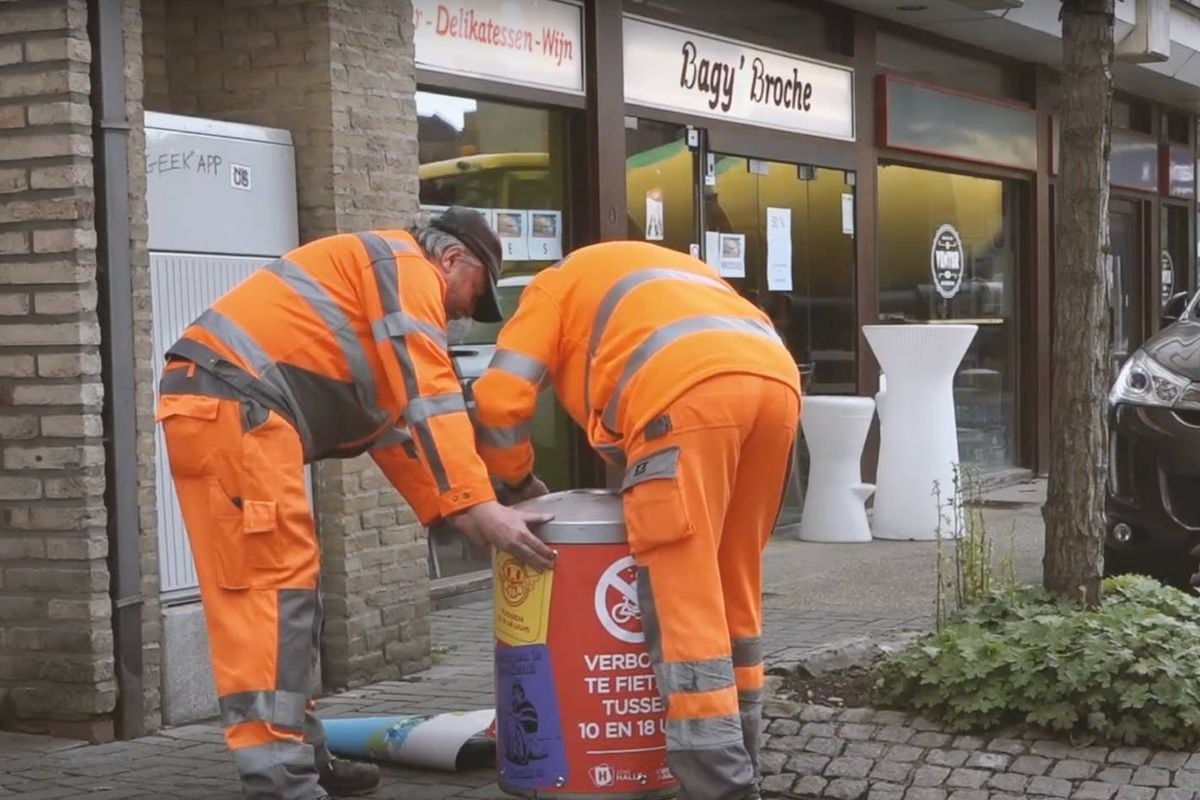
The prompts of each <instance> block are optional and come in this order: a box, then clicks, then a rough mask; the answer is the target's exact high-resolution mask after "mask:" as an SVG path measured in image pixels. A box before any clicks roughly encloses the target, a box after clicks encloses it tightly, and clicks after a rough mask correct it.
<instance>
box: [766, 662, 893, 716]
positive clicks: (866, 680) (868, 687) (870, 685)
mask: <svg viewBox="0 0 1200 800" xmlns="http://www.w3.org/2000/svg"><path fill="white" fill-rule="evenodd" d="M877 678H878V675H877V673H876V671H875V670H873V669H864V668H863V667H849V668H847V669H842V670H837V671H834V672H830V673H827V674H824V675H821V676H814V675H810V674H809V673H808V672H806V671H804V669H803V668H801V669H799V670H797V671H795V672H792V673H789V674H788V675H786V676H785V677H784V679H783V689H784V691H785V692H786V693H789V694H791V695H792V698H793V699H795V701H796V702H798V703H809V704H813V705H820V706H830V707H833V708H874V707H876V699H875V681H876V680H877Z"/></svg>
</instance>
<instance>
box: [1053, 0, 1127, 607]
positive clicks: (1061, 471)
mask: <svg viewBox="0 0 1200 800" xmlns="http://www.w3.org/2000/svg"><path fill="white" fill-rule="evenodd" d="M1062 11H1063V81H1062V108H1061V110H1062V117H1061V130H1060V134H1059V141H1060V143H1061V152H1060V156H1059V175H1058V185H1057V189H1056V193H1057V196H1056V202H1055V205H1054V207H1055V209H1056V216H1057V220H1056V227H1057V230H1056V232H1055V235H1056V237H1057V240H1056V241H1057V246H1056V248H1055V252H1056V265H1055V270H1056V271H1055V279H1054V331H1055V332H1054V348H1053V354H1054V365H1055V366H1054V385H1053V392H1052V395H1053V397H1052V408H1051V413H1050V431H1051V442H1050V486H1049V497H1048V499H1047V502H1046V506H1045V508H1044V509H1043V510H1042V514H1043V517H1044V518H1045V521H1046V554H1045V560H1044V567H1045V577H1044V583H1045V587H1046V588H1047V589H1049V590H1050V591H1052V592H1055V593H1058V594H1062V595H1066V596H1067V597H1070V598H1073V599H1075V600H1077V601H1080V602H1082V603H1085V604H1087V605H1096V604H1097V603H1099V601H1100V579H1101V576H1102V566H1103V541H1104V535H1105V518H1104V492H1105V479H1106V478H1105V475H1106V464H1107V456H1108V453H1107V448H1108V431H1107V428H1106V425H1105V404H1106V399H1107V394H1108V386H1109V381H1110V374H1109V373H1110V368H1109V348H1110V342H1111V332H1110V327H1109V326H1110V324H1111V323H1110V319H1111V316H1112V314H1111V310H1110V307H1109V287H1110V284H1111V282H1112V274H1111V271H1110V267H1109V265H1108V197H1109V151H1110V137H1111V119H1112V94H1113V75H1112V65H1113V0H1063V4H1062Z"/></svg>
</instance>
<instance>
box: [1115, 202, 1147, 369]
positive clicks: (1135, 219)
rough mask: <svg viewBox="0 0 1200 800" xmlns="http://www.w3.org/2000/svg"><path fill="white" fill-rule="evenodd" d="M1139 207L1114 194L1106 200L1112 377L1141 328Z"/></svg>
mask: <svg viewBox="0 0 1200 800" xmlns="http://www.w3.org/2000/svg"><path fill="white" fill-rule="evenodd" d="M1141 216H1142V215H1141V209H1140V208H1139V207H1138V204H1137V203H1136V202H1134V201H1131V200H1118V199H1116V198H1114V199H1113V200H1111V201H1110V203H1109V211H1108V229H1109V267H1110V269H1111V270H1112V282H1111V284H1110V290H1109V306H1110V307H1111V309H1112V323H1111V330H1112V344H1111V356H1110V363H1111V365H1112V369H1111V372H1112V375H1111V376H1110V377H1111V378H1112V379H1113V380H1116V377H1117V373H1118V372H1119V371H1120V369H1121V365H1122V364H1124V363H1125V359H1126V358H1128V357H1129V354H1130V353H1132V352H1133V350H1134V348H1136V347H1137V346H1138V344H1140V338H1141V337H1140V335H1139V333H1138V332H1139V331H1140V330H1141V329H1142V326H1141V322H1140V315H1139V313H1138V309H1139V307H1140V304H1139V303H1138V300H1137V297H1136V296H1135V294H1136V293H1137V292H1136V287H1137V285H1138V276H1140V275H1141V274H1142V220H1141Z"/></svg>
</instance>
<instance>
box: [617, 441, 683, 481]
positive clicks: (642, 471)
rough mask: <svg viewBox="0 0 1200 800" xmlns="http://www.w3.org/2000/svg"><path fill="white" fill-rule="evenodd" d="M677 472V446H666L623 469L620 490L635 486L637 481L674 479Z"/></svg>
mask: <svg viewBox="0 0 1200 800" xmlns="http://www.w3.org/2000/svg"><path fill="white" fill-rule="evenodd" d="M678 472H679V448H678V447H668V448H666V449H664V450H659V451H658V452H656V453H651V454H650V455H648V456H646V457H645V458H642V459H639V460H638V461H636V462H634V463H633V465H632V466H630V467H629V469H628V470H626V471H625V479H624V480H623V481H621V491H622V492H623V491H625V490H626V489H629V488H630V487H633V486H637V485H638V484H639V483H645V482H646V481H653V480H658V479H670V480H674V479H675V477H676V475H677V474H678Z"/></svg>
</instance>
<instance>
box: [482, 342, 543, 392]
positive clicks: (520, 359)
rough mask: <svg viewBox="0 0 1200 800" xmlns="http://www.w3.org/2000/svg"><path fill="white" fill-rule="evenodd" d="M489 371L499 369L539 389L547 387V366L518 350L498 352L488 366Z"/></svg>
mask: <svg viewBox="0 0 1200 800" xmlns="http://www.w3.org/2000/svg"><path fill="white" fill-rule="evenodd" d="M488 369H498V370H500V371H501V372H507V373H508V374H509V375H515V376H516V377H518V378H524V379H525V380H527V381H529V382H530V383H532V384H534V385H535V386H537V387H538V388H539V389H541V388H542V386H544V385H545V383H546V380H547V377H548V372H547V370H546V365H545V364H543V363H542V362H540V361H538V360H537V359H536V358H534V357H533V356H527V355H525V354H524V353H518V352H517V351H516V350H505V349H500V350H497V351H496V352H495V353H494V354H493V355H492V361H491V363H490V364H488Z"/></svg>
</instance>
